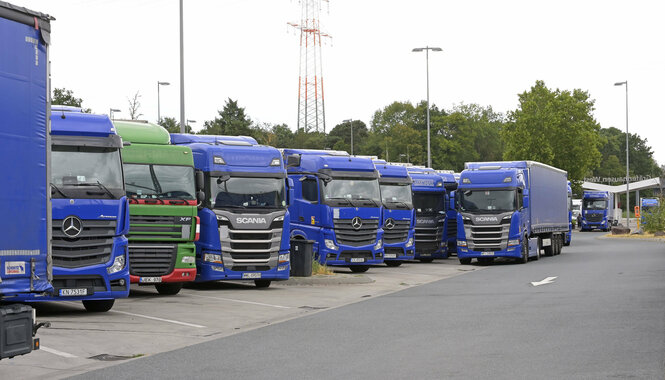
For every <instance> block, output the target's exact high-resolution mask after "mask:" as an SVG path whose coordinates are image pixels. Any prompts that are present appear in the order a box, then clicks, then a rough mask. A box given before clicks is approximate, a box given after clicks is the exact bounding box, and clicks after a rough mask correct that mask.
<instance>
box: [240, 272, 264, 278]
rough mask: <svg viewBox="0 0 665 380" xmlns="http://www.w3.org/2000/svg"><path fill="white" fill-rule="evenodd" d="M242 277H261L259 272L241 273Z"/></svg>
mask: <svg viewBox="0 0 665 380" xmlns="http://www.w3.org/2000/svg"><path fill="white" fill-rule="evenodd" d="M242 278H261V273H243V274H242Z"/></svg>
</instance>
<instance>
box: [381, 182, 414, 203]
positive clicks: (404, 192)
mask: <svg viewBox="0 0 665 380" xmlns="http://www.w3.org/2000/svg"><path fill="white" fill-rule="evenodd" d="M380 187H381V199H382V200H383V203H384V204H385V205H387V206H388V207H393V206H395V205H402V206H404V207H405V208H411V204H412V203H413V199H412V195H411V185H410V184H408V183H382V184H381V186H380Z"/></svg>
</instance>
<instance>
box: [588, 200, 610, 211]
mask: <svg viewBox="0 0 665 380" xmlns="http://www.w3.org/2000/svg"><path fill="white" fill-rule="evenodd" d="M583 202H584V203H582V208H583V209H585V210H605V209H606V208H607V201H606V200H603V199H585V200H584V201H583Z"/></svg>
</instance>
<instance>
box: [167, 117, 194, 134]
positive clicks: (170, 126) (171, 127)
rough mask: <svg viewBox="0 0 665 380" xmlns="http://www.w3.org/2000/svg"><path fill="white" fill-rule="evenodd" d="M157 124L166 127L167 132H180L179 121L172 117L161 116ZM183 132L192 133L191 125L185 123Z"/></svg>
mask: <svg viewBox="0 0 665 380" xmlns="http://www.w3.org/2000/svg"><path fill="white" fill-rule="evenodd" d="M159 125H161V126H162V127H164V128H166V130H167V131H169V133H180V123H179V122H178V121H176V119H175V118H174V117H163V118H162V120H160V121H159ZM185 133H192V127H191V126H190V125H189V124H187V125H185Z"/></svg>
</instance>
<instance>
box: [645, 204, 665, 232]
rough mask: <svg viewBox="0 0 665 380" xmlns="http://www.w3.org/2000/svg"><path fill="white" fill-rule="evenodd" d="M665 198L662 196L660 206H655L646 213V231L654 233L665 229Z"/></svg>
mask: <svg viewBox="0 0 665 380" xmlns="http://www.w3.org/2000/svg"><path fill="white" fill-rule="evenodd" d="M663 201H665V199H663V198H660V203H659V204H660V207H656V208H653V209H651V210H649V212H645V213H644V215H643V216H644V222H643V226H644V227H643V229H644V231H645V232H649V233H654V232H658V231H665V205H664V204H663Z"/></svg>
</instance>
